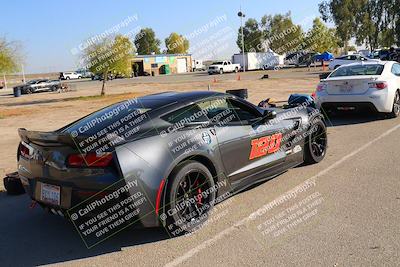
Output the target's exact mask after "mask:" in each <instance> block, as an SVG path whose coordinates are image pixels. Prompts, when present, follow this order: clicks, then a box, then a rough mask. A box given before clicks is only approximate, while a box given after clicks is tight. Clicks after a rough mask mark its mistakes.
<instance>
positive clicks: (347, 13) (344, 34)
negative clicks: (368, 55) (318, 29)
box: [319, 0, 358, 52]
mask: <svg viewBox="0 0 400 267" xmlns="http://www.w3.org/2000/svg"><path fill="white" fill-rule="evenodd" d="M355 2H356V1H355V0H329V1H324V2H322V3H320V4H319V11H320V13H321V15H322V19H323V20H324V21H325V22H327V21H332V22H333V23H335V25H336V33H337V36H338V37H339V38H340V41H341V45H342V46H343V47H344V48H345V52H347V51H348V43H349V41H350V39H351V38H352V37H353V36H354V35H355V29H356V23H355V19H356V18H355V16H356V13H357V11H358V10H357V9H358V8H357V7H358V6H357V4H356V3H355Z"/></svg>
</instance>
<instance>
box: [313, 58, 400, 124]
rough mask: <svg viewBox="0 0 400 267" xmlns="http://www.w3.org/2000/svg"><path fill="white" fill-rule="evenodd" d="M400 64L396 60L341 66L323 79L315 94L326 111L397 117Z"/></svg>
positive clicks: (399, 92) (398, 109)
mask: <svg viewBox="0 0 400 267" xmlns="http://www.w3.org/2000/svg"><path fill="white" fill-rule="evenodd" d="M399 95H400V64H399V63H397V62H394V61H379V62H361V63H354V64H350V65H346V66H342V67H339V68H338V69H336V70H335V71H334V72H332V73H331V74H330V75H329V76H328V78H326V79H323V80H321V82H320V84H319V85H318V87H317V91H316V93H315V98H316V105H317V107H319V108H322V109H323V110H325V111H327V112H328V113H330V112H336V111H361V110H372V111H375V112H381V113H385V114H386V115H388V116H389V117H398V116H399V113H400V97H399Z"/></svg>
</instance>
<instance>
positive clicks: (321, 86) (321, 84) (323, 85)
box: [317, 83, 326, 92]
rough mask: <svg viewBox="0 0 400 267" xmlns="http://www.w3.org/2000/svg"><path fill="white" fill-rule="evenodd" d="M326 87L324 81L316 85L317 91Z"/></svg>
mask: <svg viewBox="0 0 400 267" xmlns="http://www.w3.org/2000/svg"><path fill="white" fill-rule="evenodd" d="M325 89H326V83H320V84H318V86H317V92H321V91H324V90H325Z"/></svg>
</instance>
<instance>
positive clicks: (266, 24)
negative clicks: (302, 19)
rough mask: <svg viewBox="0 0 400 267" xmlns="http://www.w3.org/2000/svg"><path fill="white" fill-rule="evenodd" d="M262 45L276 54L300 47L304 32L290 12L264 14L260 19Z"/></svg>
mask: <svg viewBox="0 0 400 267" xmlns="http://www.w3.org/2000/svg"><path fill="white" fill-rule="evenodd" d="M261 26H262V28H263V36H264V37H263V39H264V40H265V41H264V44H263V46H264V47H269V48H271V49H272V50H273V51H274V52H276V53H278V54H285V53H288V52H291V51H295V50H299V49H301V46H302V44H303V41H304V32H303V29H302V28H301V26H300V25H295V24H294V23H293V21H292V18H291V14H290V13H287V14H284V15H282V14H278V15H274V16H270V15H268V16H264V17H263V18H262V19H261Z"/></svg>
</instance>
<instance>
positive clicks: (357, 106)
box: [321, 102, 378, 112]
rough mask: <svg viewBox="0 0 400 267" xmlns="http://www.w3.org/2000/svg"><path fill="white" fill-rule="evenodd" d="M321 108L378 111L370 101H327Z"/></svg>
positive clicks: (326, 109) (328, 109)
mask: <svg viewBox="0 0 400 267" xmlns="http://www.w3.org/2000/svg"><path fill="white" fill-rule="evenodd" d="M321 108H322V109H323V110H325V111H347V112H348V111H352V112H378V110H377V109H376V107H375V106H374V104H372V103H369V102H325V103H323V104H322V105H321Z"/></svg>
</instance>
